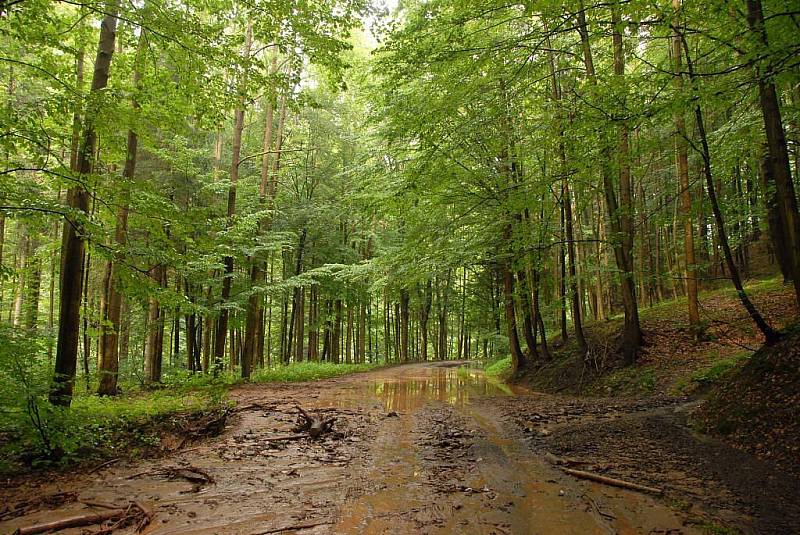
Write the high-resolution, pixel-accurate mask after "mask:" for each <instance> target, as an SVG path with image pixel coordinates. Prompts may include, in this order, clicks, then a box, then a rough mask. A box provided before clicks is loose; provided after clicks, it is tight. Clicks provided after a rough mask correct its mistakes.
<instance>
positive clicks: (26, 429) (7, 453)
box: [0, 388, 224, 473]
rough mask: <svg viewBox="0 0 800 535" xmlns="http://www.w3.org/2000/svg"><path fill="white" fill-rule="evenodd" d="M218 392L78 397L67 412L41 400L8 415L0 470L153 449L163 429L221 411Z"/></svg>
mask: <svg viewBox="0 0 800 535" xmlns="http://www.w3.org/2000/svg"><path fill="white" fill-rule="evenodd" d="M222 394H223V390H221V389H217V388H205V389H202V390H196V391H187V390H172V389H160V390H156V391H150V392H146V391H137V392H135V393H132V394H129V395H125V396H119V397H115V398H108V397H105V398H101V397H98V396H92V395H86V394H84V395H78V396H76V397H75V398H74V400H73V402H72V406H71V407H70V408H69V409H63V408H61V407H54V406H52V405H50V404H49V403H47V402H46V401H44V400H43V399H35V400H32V402H31V404H29V405H27V407H25V408H19V409H18V410H15V411H14V412H13V413H7V414H6V415H5V416H6V419H5V421H4V426H3V434H2V436H1V437H0V443H1V444H0V458H2V462H0V472H3V473H13V472H17V471H19V469H20V468H22V467H24V466H28V467H31V468H37V467H46V466H67V465H70V464H74V463H76V462H86V461H92V460H95V459H105V458H110V457H117V456H122V457H137V456H140V455H141V454H144V453H146V452H151V451H154V450H156V449H158V447H159V444H160V439H161V435H162V432H163V431H164V430H165V429H170V428H176V429H179V428H180V427H181V425H180V423H181V422H185V421H188V420H190V419H192V418H196V417H200V416H202V415H204V414H208V413H211V412H214V411H217V410H221V409H222V408H223V407H224V405H223V402H222Z"/></svg>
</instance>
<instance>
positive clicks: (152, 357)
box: [144, 265, 167, 383]
mask: <svg viewBox="0 0 800 535" xmlns="http://www.w3.org/2000/svg"><path fill="white" fill-rule="evenodd" d="M166 272H167V269H166V267H164V266H163V265H158V266H156V267H154V268H153V272H152V278H153V280H155V282H156V284H157V285H158V286H160V287H164V286H166V276H167V273H166ZM164 316H165V314H164V310H163V309H162V308H161V305H160V303H159V302H158V298H157V297H156V296H154V295H151V296H150V298H149V299H148V307H147V324H148V330H147V342H146V344H145V360H144V366H145V368H144V369H145V382H147V383H158V382H160V381H161V364H162V358H163V354H164Z"/></svg>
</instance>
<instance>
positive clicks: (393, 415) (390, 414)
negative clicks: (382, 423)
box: [386, 411, 400, 418]
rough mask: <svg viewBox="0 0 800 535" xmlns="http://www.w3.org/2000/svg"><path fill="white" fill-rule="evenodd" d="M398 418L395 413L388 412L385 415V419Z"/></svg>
mask: <svg viewBox="0 0 800 535" xmlns="http://www.w3.org/2000/svg"><path fill="white" fill-rule="evenodd" d="M399 416H400V415H399V414H397V412H396V411H390V412H389V413H388V414H387V415H386V417H387V418H397V417H399Z"/></svg>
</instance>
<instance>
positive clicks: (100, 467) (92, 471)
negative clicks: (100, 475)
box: [88, 459, 119, 474]
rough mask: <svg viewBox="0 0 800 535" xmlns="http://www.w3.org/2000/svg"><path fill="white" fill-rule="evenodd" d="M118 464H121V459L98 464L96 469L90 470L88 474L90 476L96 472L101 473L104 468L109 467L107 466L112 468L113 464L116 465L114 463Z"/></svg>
mask: <svg viewBox="0 0 800 535" xmlns="http://www.w3.org/2000/svg"><path fill="white" fill-rule="evenodd" d="M116 462H119V459H111V460H110V461H106V462H104V463H101V464H98V465H97V466H95V467H94V468H92V469H91V470H89V472H88V473H89V474H94V473H95V472H99V471H100V470H102V469H103V468H105V467H107V466H111V465H112V464H114V463H116Z"/></svg>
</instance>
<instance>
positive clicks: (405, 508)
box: [0, 362, 792, 534]
mask: <svg viewBox="0 0 800 535" xmlns="http://www.w3.org/2000/svg"><path fill="white" fill-rule="evenodd" d="M462 364H464V363H463V362H445V363H442V362H431V363H418V364H409V365H404V366H397V367H392V368H385V369H381V370H377V371H373V372H369V373H363V374H356V375H351V376H347V377H341V378H337V379H331V380H325V381H319V382H316V383H302V384H278V385H268V386H265V385H245V386H242V387H238V388H236V389H234V390H233V391H232V392H231V393H230V396H231V398H232V399H233V401H234V402H235V403H236V408H234V409H233V410H232V411H231V415H230V416H229V417H228V420H227V423H226V426H225V429H224V430H223V431H222V433H221V434H220V435H219V436H217V437H215V438H211V439H206V440H204V441H201V442H199V443H192V444H188V445H185V446H181V449H178V450H177V451H175V452H174V453H173V454H171V455H169V456H166V457H163V458H160V459H156V460H143V461H137V462H131V463H123V462H119V463H115V464H111V465H109V466H106V467H102V468H101V469H99V470H96V471H94V472H93V473H83V474H70V475H65V476H61V477H57V478H49V479H48V481H46V482H42V481H31V482H30V483H29V484H28V485H27V486H24V487H21V488H18V489H16V490H14V491H12V492H13V493H14V494H15V497H16V498H17V499H19V498H22V497H25V496H26V495H27V496H28V497H32V496H42V495H48V494H53V493H56V492H59V491H70V492H75V493H77V499H75V500H74V501H72V503H68V504H66V505H60V506H59V507H56V508H54V509H52V510H40V511H38V512H35V513H33V514H29V515H27V516H24V517H18V518H15V519H11V520H8V521H7V522H4V523H0V531H2V532H3V533H5V532H10V531H11V530H13V529H15V528H17V527H19V526H29V525H32V524H37V523H40V522H45V521H47V522H49V521H53V520H58V519H60V518H66V517H69V516H75V515H78V514H82V513H86V511H87V508H88V510H93V509H92V507H95V508H96V507H97V506H91V505H90V506H87V505H86V504H87V503H89V504H97V503H102V504H127V503H131V502H139V503H142V504H145V505H146V506H147V507H149V508H151V509H152V511H153V513H154V519H153V522H152V523H151V525H150V526H149V527H147V528H146V530H145V532H147V533H164V534H166V533H198V534H199V533H242V534H245V533H246V534H255V533H282V532H286V533H294V532H297V533H376V534H377V533H398V534H400V533H403V534H406V533H486V534H490V533H498V534H506V533H542V534H558V533H575V534H578V533H581V534H589V533H598V534H599V533H646V534H649V533H672V534H677V533H687V534H688V533H702V532H703V530H702V529H700V528H699V527H698V526H697V524H696V522H697V520H696V516H697V511H694V510H692V511H689V510H685V509H682V508H681V507H676V506H675V504H676V503H679V501H678V500H677V499H676V498H675V495H673V494H672V489H669V488H667V489H665V490H666V493H667V494H666V496H665V497H663V496H662V497H659V496H657V495H654V494H652V493H648V492H640V491H635V490H625V489H620V488H616V487H613V486H609V485H607V484H603V483H596V482H590V481H585V480H579V479H577V478H575V477H573V476H572V475H569V474H567V473H566V472H565V471H564V470H563V469H564V468H570V469H579V470H581V471H589V472H592V473H606V475H608V474H611V475H612V476H613V475H615V474H616V473H618V471H617V472H615V468H618V466H615V464H614V462H613V461H614V460H613V459H611V460H609V459H605V460H604V461H603V462H599V461H598V460H597V459H592V455H591V451H603V450H604V445H603V444H602V443H601V442H607V443H608V444H614V441H613V439H610V438H609V437H605V436H603V435H602V433H601V434H600V435H601V438H599V439H598V443H597V444H593V445H592V447H591V448H590V451H589V452H588V453H587V454H586V455H585V458H584V459H576V458H573V457H572V456H570V455H566V454H565V455H564V456H563V457H558V458H557V457H555V456H554V455H552V454H550V453H548V452H545V451H544V449H542V443H541V441H542V440H548V439H549V438H550V437H557V436H559V431H558V426H559V425H561V424H564V423H566V424H569V423H570V422H572V421H573V420H574V419H577V420H579V421H580V422H581V423H582V424H587V425H590V426H591V427H592V428H597V427H600V428H608V427H609V422H610V423H612V424H613V422H616V421H625V419H626V418H628V419H629V418H631V417H638V416H640V415H642V414H644V415H658V414H661V415H663V414H671V413H672V412H674V411H675V410H682V408H683V406H684V405H686V403H685V402H684V400H674V399H670V400H666V399H655V400H649V401H642V402H632V401H628V402H623V401H620V402H618V403H616V404H608V403H605V404H604V403H603V402H596V403H594V402H592V401H591V400H589V401H586V402H583V401H581V400H580V398H567V397H560V396H551V395H544V394H535V393H532V392H529V391H526V390H524V389H520V388H517V387H508V386H506V385H504V384H501V383H497V382H493V381H490V380H488V379H487V378H486V377H484V375H483V372H482V371H479V370H471V369H469V368H465V367H459V366H460V365H462ZM298 406H300V407H302V408H303V409H304V410H305V411H307V412H308V413H310V414H312V415H319V416H320V417H321V418H323V419H327V418H332V417H336V421H335V423H334V426H333V431H332V432H330V433H326V434H323V435H322V436H321V438H319V439H317V440H312V439H310V438H302V439H300V440H269V439H273V438H275V437H281V436H292V435H296V432H295V431H293V427H294V426H295V425H296V424H297V417H298V413H299V411H298V409H297V407H298ZM632 415H633V416H632ZM529 420H531V421H529ZM520 422H523V424H520ZM525 422H527V423H525ZM625 432H626V431H625V430H624V429H622V430H617V431H616V434H617V435H624V434H625ZM577 435H579V433H577ZM175 438H179V437H175ZM622 438H623V440H624V438H625V437H624V436H622ZM171 439H174V438H172V437H166V436H165V437H163V440H165V441H168V440H171ZM633 440H638V441H641V440H643V439H642V438H641V437H638V436H636V435H634V438H633ZM178 442H180V440H179V441H178ZM590 442H591V441H590ZM187 446H188V447H187ZM562 446H563V444H562ZM646 446H647V445H646V444H644V445H643V444H641V443H639V444H629V445H628V448H629V449H630V450H631V451H634V452H640V451H641V450H642V448H643V447H646ZM559 453H562V452H559ZM581 456H584V455H583V453H581ZM564 463H566V464H564ZM85 472H88V470H87V471H85ZM673 475H674V474H673ZM623 479H624V480H627V481H630V482H632V483H637V484H641V485H646V486H653V483H652V478H648V477H646V476H642V475H641V473H640V472H637V471H636V470H634V471H633V473H628V474H627V475H626V476H625V477H624V478H623ZM679 479H682V478H679ZM682 484H688V480H687V481H683V483H682ZM711 491H713V492H715V493H716V492H718V489H713V488H712V489H711ZM791 495H792V494H789V496H791ZM6 498H8V499H12V498H10V497H8V496H6ZM693 518H694V519H693ZM134 528H135V526H130V527H128V528H125V529H117V530H115V533H117V532H119V533H125V532H133V531H134ZM70 532H74V533H80V528H74V529H72V530H66V531H63V533H70Z"/></svg>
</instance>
